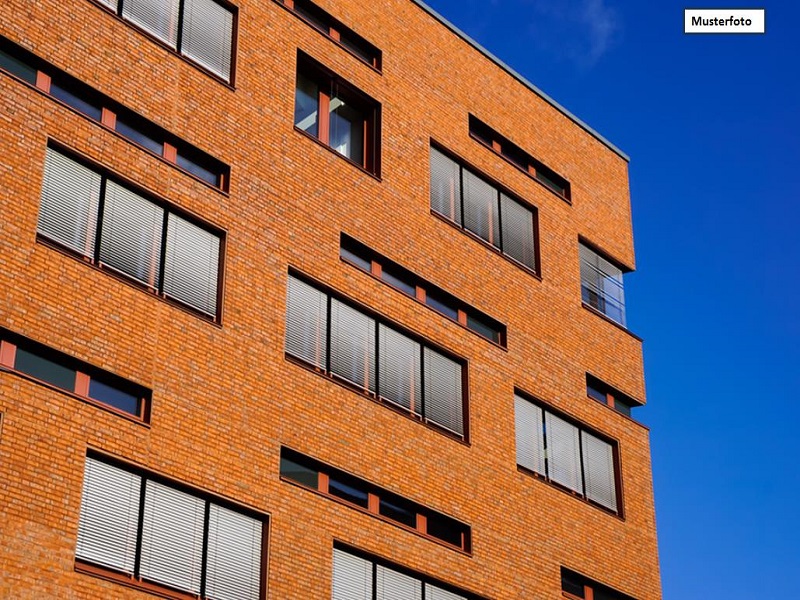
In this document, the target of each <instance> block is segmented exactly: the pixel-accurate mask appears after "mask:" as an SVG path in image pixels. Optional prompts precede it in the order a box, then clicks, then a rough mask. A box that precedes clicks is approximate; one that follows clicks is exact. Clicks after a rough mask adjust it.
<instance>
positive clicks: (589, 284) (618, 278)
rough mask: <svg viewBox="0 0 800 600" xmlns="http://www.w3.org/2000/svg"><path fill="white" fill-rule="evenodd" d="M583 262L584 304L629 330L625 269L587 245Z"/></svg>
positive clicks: (583, 250)
mask: <svg viewBox="0 0 800 600" xmlns="http://www.w3.org/2000/svg"><path fill="white" fill-rule="evenodd" d="M580 262H581V264H580V267H581V298H582V300H583V302H584V303H585V304H586V305H588V306H591V307H592V308H594V309H595V310H598V311H600V312H601V313H603V314H604V315H605V316H607V317H608V318H609V319H611V320H612V321H615V322H616V323H619V324H620V325H622V326H623V327H625V290H624V287H623V282H622V269H621V268H619V267H618V266H616V265H614V264H612V263H611V262H610V261H609V260H608V259H606V258H604V257H603V256H601V255H600V254H599V253H598V252H596V251H595V250H593V249H592V248H590V247H589V246H586V245H585V244H583V243H581V244H580Z"/></svg>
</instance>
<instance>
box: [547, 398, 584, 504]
mask: <svg viewBox="0 0 800 600" xmlns="http://www.w3.org/2000/svg"><path fill="white" fill-rule="evenodd" d="M545 428H546V429H545V432H546V433H545V435H546V436H547V437H546V443H547V470H548V476H549V477H550V479H551V480H552V481H555V482H556V483H560V484H561V485H563V486H566V487H568V488H569V489H571V490H575V491H576V492H580V493H583V489H582V487H583V486H582V481H581V457H580V442H579V437H580V436H579V433H578V428H577V427H575V426H574V425H572V424H571V423H567V422H566V421H564V420H563V419H561V418H559V417H557V416H555V415H554V414H552V413H549V412H546V411H545Z"/></svg>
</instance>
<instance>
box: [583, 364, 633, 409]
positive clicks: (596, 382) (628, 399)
mask: <svg viewBox="0 0 800 600" xmlns="http://www.w3.org/2000/svg"><path fill="white" fill-rule="evenodd" d="M590 388H591V389H594V390H596V391H597V392H599V393H600V394H603V395H604V396H605V398H604V400H601V399H600V398H596V397H595V396H593V395H592V394H590V393H589V390H590ZM586 396H587V397H588V398H590V399H591V400H594V401H595V402H598V403H600V404H602V405H604V406H607V407H608V408H612V409H614V411H616V412H618V413H619V414H621V415H622V416H624V417H627V418H628V419H633V416H632V415H631V411H632V410H633V409H634V408H638V407H640V406H642V402H640V401H639V400H636V399H635V398H633V397H632V396H629V395H627V394H624V393H622V392H620V391H619V390H618V389H617V388H615V387H614V386H612V385H610V384H608V383H606V382H605V381H603V380H602V379H600V378H599V377H596V376H595V375H592V374H591V373H586ZM621 406H625V407H627V408H626V409H621Z"/></svg>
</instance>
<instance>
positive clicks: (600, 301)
mask: <svg viewBox="0 0 800 600" xmlns="http://www.w3.org/2000/svg"><path fill="white" fill-rule="evenodd" d="M582 247H583V248H586V250H588V251H589V252H591V253H592V254H594V255H596V256H597V257H598V258H599V259H601V260H604V261H606V262H607V263H609V264H610V265H611V266H612V267H614V268H616V269H618V270H619V271H620V278H621V280H622V282H621V284H620V288H621V289H622V293H623V296H624V293H625V284H624V277H625V275H626V274H627V273H630V272H632V271H633V269H631V268H630V267H628V266H626V265H624V264H622V263H621V262H619V261H618V260H616V259H615V258H613V257H612V256H611V255H610V254H609V253H608V252H606V251H605V250H603V249H602V248H600V247H599V246H598V245H597V244H595V243H594V242H591V241H589V240H588V239H586V238H585V237H583V236H580V235H579V236H578V271H579V278H580V285H581V287H580V291H581V304H582V306H583V307H584V308H586V309H588V310H589V311H591V312H592V313H594V314H596V315H599V316H600V317H602V318H603V319H604V320H606V321H608V322H609V323H611V324H612V325H615V326H616V327H617V328H619V329H621V330H622V331H625V332H627V333H629V334H630V335H632V336H633V337H635V338H636V339H639V338H638V336H636V335H635V334H633V333H632V332H631V331H630V330H629V329H628V325H627V301H626V300H625V299H624V298H623V300H622V302H621V303H619V304H620V307H619V310H620V313H621V320H618V319H615V318H614V317H613V316H611V315H610V314H608V312H607V310H606V308H605V305H606V304H608V303H609V301H608V299H607V298H606V295H605V294H602V295H600V294H597V293H596V292H593V291H592V290H588V289H587V287H586V285H585V284H584V280H583V275H582V272H581V267H582V266H583V258H582V256H581V248H582ZM592 268H594V266H593V265H592ZM585 293H588V294H594V295H596V296H597V299H596V300H594V301H593V300H591V299H590V300H589V301H587V300H586V298H585V297H584V294H585ZM595 303H596V304H597V305H595ZM615 303H616V301H612V302H611V304H612V305H613V304H615Z"/></svg>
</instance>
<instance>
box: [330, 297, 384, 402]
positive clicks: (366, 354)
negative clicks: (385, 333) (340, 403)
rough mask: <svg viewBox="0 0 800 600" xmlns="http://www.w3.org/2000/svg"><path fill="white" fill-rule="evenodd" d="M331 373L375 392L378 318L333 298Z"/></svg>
mask: <svg viewBox="0 0 800 600" xmlns="http://www.w3.org/2000/svg"><path fill="white" fill-rule="evenodd" d="M330 327H331V345H330V352H331V360H330V363H331V373H336V374H337V375H339V376H340V377H343V378H344V379H347V380H348V381H351V382H353V383H354V384H356V385H358V386H360V387H363V388H364V389H368V390H372V391H375V320H374V319H372V318H370V317H368V316H366V315H364V314H362V313H360V312H358V311H357V310H355V309H354V308H351V307H349V306H347V305H346V304H343V303H341V302H339V301H338V300H336V299H332V300H331V324H330Z"/></svg>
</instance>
